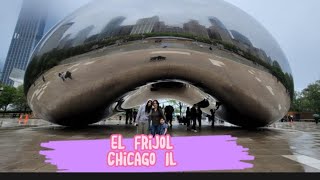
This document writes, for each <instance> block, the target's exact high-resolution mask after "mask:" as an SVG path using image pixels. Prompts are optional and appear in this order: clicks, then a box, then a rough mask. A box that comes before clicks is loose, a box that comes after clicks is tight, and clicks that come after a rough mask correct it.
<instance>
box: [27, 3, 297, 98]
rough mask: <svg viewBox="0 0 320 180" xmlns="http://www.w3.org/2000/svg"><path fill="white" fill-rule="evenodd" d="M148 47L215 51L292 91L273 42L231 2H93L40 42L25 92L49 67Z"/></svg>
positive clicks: (287, 71)
mask: <svg viewBox="0 0 320 180" xmlns="http://www.w3.org/2000/svg"><path fill="white" fill-rule="evenodd" d="M151 41H152V43H150V42H151ZM154 48H163V49H164V48H166V49H183V50H186V51H187V50H193V51H198V52H203V53H209V54H212V53H215V52H216V51H219V52H220V51H221V53H220V54H219V53H216V54H219V55H218V57H221V58H227V59H229V60H233V61H235V62H238V63H241V64H242V65H246V66H250V67H252V68H254V69H259V70H261V71H262V72H266V73H269V74H271V75H273V76H274V77H275V78H276V80H277V81H278V82H280V83H281V84H282V85H283V86H284V88H285V89H286V90H287V92H289V94H290V96H291V97H292V94H293V91H294V88H293V78H292V75H291V70H290V66H289V63H288V60H287V59H286V57H285V55H284V53H283V52H282V50H281V48H280V47H279V45H278V43H277V42H276V41H275V40H274V38H273V37H272V35H271V34H270V33H268V31H266V29H265V28H264V27H262V26H261V25H260V24H259V23H258V22H257V21H256V20H255V19H253V18H252V17H251V16H249V15H248V14H246V13H245V12H243V11H242V10H240V9H239V8H237V7H235V6H232V5H230V4H228V3H226V2H224V1H221V0H202V1H194V0H179V1H172V0H162V1H153V2H152V3H150V2H148V1H145V0H134V1H133V0H108V1H105V0H97V1H94V2H92V3H90V4H88V5H86V6H84V7H82V8H80V9H79V10H77V11H76V12H74V13H73V14H71V15H70V16H68V17H67V18H65V19H64V20H62V21H61V22H60V23H58V24H57V25H56V26H55V27H54V28H52V29H51V31H50V32H49V33H48V34H47V35H46V36H45V37H44V38H43V39H42V40H41V42H40V43H39V44H38V46H37V48H36V50H35V51H34V53H33V55H32V57H31V59H30V63H29V66H28V69H27V71H26V75H25V92H26V94H27V93H28V91H29V88H30V87H31V86H32V85H33V86H36V84H35V82H36V81H37V79H38V78H40V77H41V76H43V75H44V74H46V73H49V71H50V70H51V69H53V68H54V67H56V66H61V65H63V64H70V63H76V62H77V61H79V62H80V61H81V60H83V59H89V58H83V57H84V56H86V57H90V58H97V57H99V56H101V54H99V52H102V51H103V52H104V53H105V54H103V56H105V55H110V56H111V55H113V54H116V53H120V52H134V51H138V50H148V49H154ZM159 57H160V56H156V57H153V58H155V59H157V58H159ZM160 59H161V57H160ZM195 64H196V63H195ZM180 79H181V78H180ZM182 79H183V78H182ZM183 80H185V79H183ZM146 82H150V81H146ZM135 88H138V87H135ZM206 93H209V94H210V92H206Z"/></svg>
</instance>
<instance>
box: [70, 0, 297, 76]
mask: <svg viewBox="0 0 320 180" xmlns="http://www.w3.org/2000/svg"><path fill="white" fill-rule="evenodd" d="M117 16H124V17H125V18H126V19H125V20H124V21H123V22H122V23H121V24H120V25H121V26H125V25H135V24H136V23H137V21H138V20H139V19H141V18H149V17H153V16H159V21H164V23H165V25H170V26H176V27H183V24H184V23H187V22H189V21H190V20H192V19H193V20H197V21H198V22H199V23H200V24H201V25H204V26H205V27H206V28H209V27H210V26H211V23H210V22H209V20H208V18H209V17H212V16H214V17H216V18H218V19H219V20H220V21H221V22H222V23H223V24H224V25H225V26H226V28H227V29H228V30H231V29H232V30H236V31H238V32H240V33H241V34H243V35H244V36H245V37H247V38H248V39H249V40H250V41H251V42H252V44H253V46H254V47H256V48H260V49H263V50H264V51H265V52H266V53H267V54H268V56H271V57H272V59H274V60H278V61H279V64H280V65H281V67H282V68H283V69H284V70H285V71H288V72H291V71H290V67H289V64H288V62H287V60H286V57H285V55H284V54H283V52H282V50H281V49H280V47H279V45H278V43H277V42H276V41H275V40H274V38H273V37H272V36H271V34H270V33H269V32H267V31H266V30H265V28H264V27H262V26H261V25H260V24H259V23H258V22H257V21H256V20H255V19H253V18H252V17H251V16H249V15H248V14H246V13H245V12H243V11H242V10H240V9H239V8H237V7H235V6H233V5H231V4H227V3H225V2H224V1H222V0H202V1H198V0H176V1H172V0H161V1H152V3H150V1H149V0H135V1H132V0H108V1H105V0H95V1H93V3H90V4H88V5H86V6H85V7H82V8H80V9H79V10H78V11H76V12H75V13H73V14H72V15H71V16H69V17H68V18H66V19H65V22H66V21H70V20H71V19H72V21H74V22H75V24H74V25H73V26H72V27H70V28H69V29H68V31H66V32H65V34H64V36H66V35H68V34H72V36H71V37H75V36H76V34H77V33H79V32H80V31H81V30H83V29H85V28H86V27H88V26H90V25H93V26H94V27H95V28H94V29H93V30H92V31H91V32H90V34H89V36H92V35H94V34H98V33H100V32H101V31H102V30H103V28H104V27H105V26H106V25H107V24H108V23H109V22H110V21H111V19H113V18H115V17H117Z"/></svg>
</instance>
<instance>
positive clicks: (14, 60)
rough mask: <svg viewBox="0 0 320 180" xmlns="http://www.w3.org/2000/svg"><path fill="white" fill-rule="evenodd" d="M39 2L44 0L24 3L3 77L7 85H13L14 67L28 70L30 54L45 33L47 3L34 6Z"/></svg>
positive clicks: (27, 0)
mask: <svg viewBox="0 0 320 180" xmlns="http://www.w3.org/2000/svg"><path fill="white" fill-rule="evenodd" d="M39 3H42V2H41V1H38V0H24V1H23V3H22V8H21V11H20V14H19V18H18V21H17V24H16V27H15V30H14V34H13V37H12V40H11V44H10V48H9V51H8V55H7V58H6V61H5V65H4V69H3V75H2V79H1V81H2V83H4V84H6V85H13V81H12V80H10V79H9V76H10V73H11V71H12V70H13V68H17V69H21V70H26V68H27V64H28V60H29V56H30V54H31V53H32V51H33V50H34V48H35V46H36V45H37V44H38V42H39V41H40V39H41V38H42V36H43V34H44V28H45V22H46V18H47V13H46V12H47V11H46V3H43V4H41V8H34V7H38V6H39Z"/></svg>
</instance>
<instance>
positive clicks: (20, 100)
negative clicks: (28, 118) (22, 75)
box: [13, 86, 30, 113]
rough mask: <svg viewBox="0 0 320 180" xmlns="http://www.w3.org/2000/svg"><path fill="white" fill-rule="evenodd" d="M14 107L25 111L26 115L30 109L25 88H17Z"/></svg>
mask: <svg viewBox="0 0 320 180" xmlns="http://www.w3.org/2000/svg"><path fill="white" fill-rule="evenodd" d="M13 105H14V106H15V107H16V109H17V110H19V111H24V113H26V111H27V110H28V109H30V108H29V106H28V102H27V98H26V96H25V95H24V91H23V86H19V87H18V88H17V90H16V93H15V96H14V101H13Z"/></svg>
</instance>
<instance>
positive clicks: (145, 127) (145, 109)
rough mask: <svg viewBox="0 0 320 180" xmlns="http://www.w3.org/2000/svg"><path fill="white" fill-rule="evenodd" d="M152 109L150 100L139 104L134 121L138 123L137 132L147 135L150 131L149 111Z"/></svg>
mask: <svg viewBox="0 0 320 180" xmlns="http://www.w3.org/2000/svg"><path fill="white" fill-rule="evenodd" d="M151 109H152V100H151V99H149V100H148V101H147V102H146V103H145V104H143V105H141V106H140V108H139V110H138V113H137V117H136V123H137V125H138V128H137V129H138V132H137V133H138V134H145V135H148V134H149V133H150V113H151Z"/></svg>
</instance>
